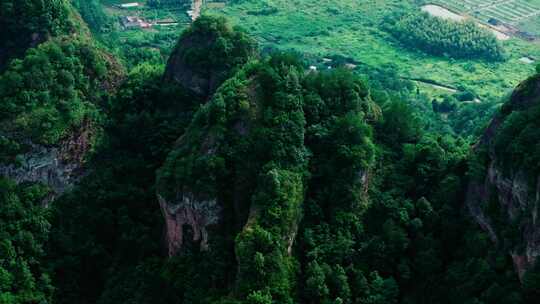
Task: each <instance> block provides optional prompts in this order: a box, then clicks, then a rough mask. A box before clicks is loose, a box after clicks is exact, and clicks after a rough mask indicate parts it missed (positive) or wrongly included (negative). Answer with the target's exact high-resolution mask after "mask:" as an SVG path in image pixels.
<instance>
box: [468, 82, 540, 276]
mask: <svg viewBox="0 0 540 304" xmlns="http://www.w3.org/2000/svg"><path fill="white" fill-rule="evenodd" d="M538 106H540V76H536V77H532V78H531V79H529V80H527V81H525V82H524V83H523V84H521V85H520V86H519V87H518V88H517V89H516V91H515V92H514V93H513V94H512V96H511V98H510V100H509V102H508V103H507V104H505V105H504V106H503V108H502V110H501V113H500V114H498V115H497V116H496V117H495V118H494V119H493V120H492V122H491V124H490V125H489V127H488V128H487V129H486V131H485V133H484V135H483V136H482V137H481V139H480V141H479V142H478V144H477V145H476V146H475V152H476V153H477V154H483V158H484V160H485V166H486V168H485V170H484V177H483V178H474V177H473V178H472V180H471V182H470V183H469V185H468V191H467V206H468V209H469V211H470V213H471V215H472V216H473V217H474V219H475V220H476V222H477V223H478V224H479V225H480V226H481V228H482V229H483V230H484V231H486V232H487V233H488V235H489V237H490V238H491V240H492V241H493V242H494V243H495V244H497V245H498V246H499V248H501V249H503V250H506V252H507V253H508V254H510V255H511V257H512V259H513V261H514V266H515V269H516V271H517V273H518V274H519V277H520V278H523V275H524V274H525V273H526V271H527V270H529V269H531V268H532V267H533V266H534V265H535V264H536V262H537V260H538V257H539V256H540V220H539V218H538V205H539V204H540V174H539V173H538V171H536V169H535V168H531V167H530V166H527V165H525V164H524V163H523V162H522V160H521V159H520V158H523V157H521V156H516V157H514V158H517V159H520V162H521V163H510V160H509V159H508V157H506V159H503V157H502V156H501V154H502V153H501V151H498V150H500V149H501V144H498V146H497V144H496V142H497V140H498V138H499V137H500V136H501V130H502V129H503V127H504V125H505V122H506V121H507V120H508V117H509V115H510V114H511V113H515V114H516V115H522V114H521V113H526V112H528V110H530V109H532V108H533V107H538ZM510 137H511V140H515V139H516V138H518V137H519V134H512V135H511V136H510ZM503 148H505V147H503ZM531 149H533V147H531ZM531 151H534V149H533V150H531ZM512 153H514V152H512ZM490 204H492V205H495V206H496V208H497V210H498V213H497V214H496V215H494V214H493V211H488V210H487V209H489V205H490ZM491 210H493V208H491ZM499 215H502V219H501V216H499Z"/></svg>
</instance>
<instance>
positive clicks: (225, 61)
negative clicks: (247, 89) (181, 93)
mask: <svg viewBox="0 0 540 304" xmlns="http://www.w3.org/2000/svg"><path fill="white" fill-rule="evenodd" d="M255 54H256V47H255V43H254V41H253V40H252V39H251V38H249V37H248V36H247V35H245V34H244V33H243V32H239V31H236V30H233V29H232V28H231V27H230V26H229V25H228V24H227V23H226V22H225V20H224V19H221V18H210V17H205V16H203V17H200V18H198V19H197V20H196V21H195V22H194V23H193V25H192V26H191V28H190V29H188V30H186V31H185V32H184V33H183V34H182V36H181V37H180V40H179V42H178V44H177V46H176V48H175V50H174V51H173V53H172V55H171V57H170V58H169V61H168V63H167V67H166V70H165V74H164V76H163V78H164V81H165V82H166V83H173V84H179V85H181V86H183V87H184V88H185V89H187V90H189V91H190V92H191V93H193V94H195V95H198V96H200V97H202V98H205V99H206V98H209V97H210V96H211V95H212V94H213V93H214V92H215V91H216V89H217V88H218V87H219V86H220V85H221V84H222V83H223V82H224V81H225V80H226V79H227V78H228V77H230V76H231V75H232V73H234V70H235V69H236V68H238V67H240V66H242V65H243V64H245V63H246V62H247V61H248V60H249V59H250V58H251V57H253V56H254V55H255Z"/></svg>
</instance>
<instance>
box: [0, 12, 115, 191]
mask: <svg viewBox="0 0 540 304" xmlns="http://www.w3.org/2000/svg"><path fill="white" fill-rule="evenodd" d="M22 3H26V4H22ZM44 3H46V4H44ZM2 5H3V6H4V8H5V10H2V13H4V12H7V13H11V15H9V16H4V17H5V18H4V17H3V18H2V19H1V20H2V22H6V24H5V26H6V27H3V28H2V35H3V36H4V38H5V39H6V40H7V41H8V43H7V44H6V47H7V48H6V49H5V50H4V54H5V55H6V56H4V59H7V58H8V57H9V58H12V57H19V56H20V55H21V54H22V53H23V52H25V51H26V49H28V50H27V51H26V53H25V54H24V56H22V57H21V58H20V59H18V60H13V61H11V63H10V64H9V66H7V68H6V69H5V71H4V72H3V73H2V74H0V101H1V106H0V108H1V112H2V114H1V115H0V126H1V130H0V146H1V147H2V149H1V152H0V174H1V175H2V176H5V177H9V178H12V179H14V180H15V181H17V182H23V181H31V182H42V183H44V184H46V185H48V186H50V188H51V189H52V190H53V192H54V193H57V194H58V193H61V192H63V191H64V190H65V189H66V188H67V187H69V185H71V184H72V183H73V181H74V180H76V179H77V177H78V176H80V174H81V172H79V171H80V169H81V166H82V163H83V162H84V160H85V158H87V156H88V155H87V152H89V151H90V150H91V147H92V145H93V142H94V141H95V140H96V138H97V137H96V136H97V135H98V134H99V129H100V127H99V122H98V121H99V119H100V105H99V103H100V102H101V100H102V98H103V96H106V95H107V94H108V92H110V91H111V90H112V89H114V87H115V86H116V85H117V84H118V82H119V81H120V79H121V77H122V76H121V75H122V73H123V72H122V68H121V67H120V65H119V64H118V63H117V62H116V61H115V59H114V58H113V57H111V56H110V55H109V54H107V53H106V52H105V51H103V50H102V49H100V48H99V47H97V46H96V45H95V44H94V43H93V41H92V37H91V36H90V34H89V31H88V28H87V27H86V26H85V25H84V23H82V22H81V20H80V17H79V16H78V15H77V14H76V12H75V11H74V9H73V8H72V7H71V5H70V4H69V3H68V2H65V1H45V2H43V1H34V2H32V1H17V2H10V1H4V2H3V4H2ZM25 5H26V6H25ZM28 5H30V7H28ZM21 12H25V13H24V14H23V15H22V16H21V14H22V13H21ZM21 18H22V19H21ZM15 20H16V22H15ZM9 22H11V23H9ZM36 22H37V23H36ZM34 23H35V24H34ZM38 29H39V31H38ZM27 36H34V38H32V39H31V43H29V41H30V40H28V39H25V37H27Z"/></svg>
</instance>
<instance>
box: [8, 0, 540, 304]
mask: <svg viewBox="0 0 540 304" xmlns="http://www.w3.org/2000/svg"><path fill="white" fill-rule="evenodd" d="M51 3H52V2H51ZM59 3H60V2H59ZM64 4H66V5H69V4H67V3H64ZM67 8H68V9H70V7H69V6H68V7H67ZM79 20H80V19H79ZM92 39H93V38H92V36H90V35H88V36H85V38H84V39H80V40H79V39H69V38H67V37H66V36H62V35H60V36H58V37H52V38H50V39H48V40H47V41H46V42H43V43H41V44H40V45H38V46H37V47H33V48H30V49H29V50H28V51H27V52H26V55H25V56H24V57H21V59H15V60H12V61H11V62H10V64H9V66H8V67H7V69H6V70H5V71H4V72H3V73H1V74H0V101H1V103H0V107H2V114H1V115H2V116H0V118H1V119H0V121H1V124H0V126H1V129H0V135H1V137H0V138H1V140H2V141H1V142H0V143H1V148H2V149H1V151H0V153H1V155H0V156H1V157H2V159H1V161H2V162H3V164H4V165H3V167H1V168H2V169H1V170H0V174H1V175H2V178H0V200H1V201H0V237H1V238H0V303H10V304H11V303H41V302H42V303H100V304H106V303H201V304H203V303H204V304H271V303H279V304H282V303H291V304H292V303H306V304H307V303H310V304H311V303H314V304H330V303H336V304H337V303H341V304H343V303H351V304H352V303H361V304H368V303H369V304H386V303H406V304H413V303H448V304H458V303H459V304H462V303H475V304H478V303H508V304H510V303H512V304H514V303H535V302H536V301H537V300H538V299H539V292H538V291H539V290H540V289H539V288H540V280H539V279H538V278H539V277H540V275H539V273H540V271H539V270H537V269H536V268H535V267H534V266H533V264H534V262H531V261H532V259H529V260H530V261H529V260H528V258H529V256H528V254H529V252H533V251H534V250H532V251H531V250H529V248H534V244H535V239H534V237H533V238H531V237H530V236H531V235H532V236H534V235H535V234H534V233H533V234H527V232H530V231H533V232H534V231H535V226H534V225H535V224H534V218H535V217H534V216H530V214H534V202H533V201H531V200H528V203H527V204H528V206H523V208H522V209H523V210H524V211H520V212H521V214H522V215H518V216H517V217H515V218H511V220H512V221H514V220H516V219H517V220H518V221H519V223H518V225H517V226H516V227H517V228H518V229H513V227H514V226H512V230H511V231H510V230H509V229H503V231H501V232H500V233H499V231H498V230H497V238H496V241H497V242H496V244H495V245H494V244H493V243H492V242H491V240H490V236H491V235H490V232H491V231H490V230H489V229H488V230H487V232H484V231H483V230H482V229H481V228H486V227H485V226H484V227H479V225H478V224H477V223H476V222H475V219H476V220H477V221H480V223H481V224H484V223H483V222H481V218H480V220H479V217H476V218H475V217H474V216H476V215H477V213H475V212H472V213H471V212H470V211H475V209H474V206H477V205H480V206H481V205H482V204H485V203H486V202H485V200H483V199H481V200H480V201H477V200H475V197H474V195H473V194H472V192H471V191H472V190H471V189H473V190H474V189H478V188H477V186H480V187H482V186H486V187H489V188H491V190H492V192H491V193H492V194H495V196H497V194H500V196H501V197H503V198H505V199H506V198H507V194H508V191H507V189H505V188H501V187H498V186H499V185H498V184H496V183H494V186H495V187H494V188H493V187H490V186H489V185H488V184H489V183H491V182H492V179H490V178H491V177H490V176H493V174H491V172H490V171H489V168H491V167H497V168H500V172H502V173H501V176H503V177H505V178H506V177H510V178H512V177H513V176H514V175H512V174H513V172H515V171H512V170H513V169H516V168H517V169H519V168H526V170H525V171H526V172H527V176H529V177H532V178H533V179H534V178H537V176H538V168H537V164H538V155H540V153H539V151H538V149H536V148H537V143H538V142H539V140H538V137H537V135H538V133H537V132H535V130H538V126H537V121H538V119H537V118H538V117H537V114H538V113H537V112H538V111H537V109H536V108H537V104H538V98H539V97H538V96H540V92H539V91H538V89H539V87H540V86H538V77H539V76H534V77H532V78H531V79H529V80H527V81H526V82H524V83H523V84H522V85H521V86H520V87H518V88H517V89H516V92H515V93H514V94H513V96H512V97H511V99H510V101H509V102H508V103H507V104H506V105H505V106H504V107H502V108H501V109H500V113H498V114H497V116H496V117H495V119H494V120H493V122H492V126H494V125H496V126H497V127H490V128H489V129H488V130H487V131H486V134H487V135H485V136H484V137H482V139H481V140H480V143H479V144H477V145H476V147H475V149H473V150H474V151H472V150H471V142H469V141H467V140H465V139H463V138H461V137H459V136H457V135H455V134H453V133H451V132H444V131H439V130H440V129H437V124H438V123H439V122H438V120H436V119H434V118H432V117H435V114H433V115H432V116H428V115H426V113H424V112H423V111H426V110H425V109H429V110H431V105H429V107H425V105H424V106H423V107H421V108H415V107H413V106H411V105H413V104H414V103H412V102H411V101H410V100H409V99H408V98H412V96H413V95H411V94H406V93H403V92H405V91H406V90H403V91H400V89H401V88H390V86H388V87H386V85H387V84H390V83H393V84H394V85H396V86H399V85H401V83H402V82H399V81H395V80H394V79H393V78H391V77H393V76H391V74H382V75H383V76H382V77H380V76H379V78H377V75H359V74H357V73H354V72H352V71H350V70H348V69H345V68H339V67H337V68H332V69H328V70H317V69H312V68H310V67H309V66H308V65H306V63H305V62H304V58H302V56H301V55H299V54H295V53H289V52H265V53H264V54H260V53H259V52H258V51H257V49H258V48H257V46H256V45H255V43H254V42H253V40H252V39H251V38H250V37H249V36H248V35H247V34H245V32H243V31H242V30H240V29H238V28H233V27H231V26H230V25H229V24H227V21H226V20H225V19H223V18H216V17H209V16H203V17H200V18H199V19H198V20H197V21H195V23H194V24H193V25H191V27H190V28H189V29H188V30H187V31H186V32H185V33H184V34H183V35H181V37H180V38H179V40H178V44H177V46H176V48H175V50H174V51H173V54H172V56H171V58H170V59H169V63H168V65H167V66H161V65H156V64H151V63H142V64H139V65H137V66H135V67H134V68H133V69H131V70H130V71H129V73H127V74H124V73H123V68H122V66H121V65H120V64H119V63H118V62H117V61H116V60H115V59H114V57H113V56H111V55H109V54H108V53H107V52H106V51H105V50H103V48H102V47H101V46H99V44H97V43H96V44H94V43H92ZM188 42H189V43H188ZM201 54H202V55H201ZM193 58H195V59H194V60H191V59H193ZM387 78H388V79H387ZM366 79H370V80H369V81H368V80H366ZM396 92H399V94H398V93H396ZM442 130H444V129H442ZM518 133H519V136H514V135H515V134H518ZM490 134H491V135H490ZM535 144H536V145H535ZM525 147H528V149H525ZM531 147H535V148H534V149H531ZM81 162H82V163H83V166H82V167H81V166H80V164H81ZM43 163H46V164H51V166H52V167H53V169H54V170H58V169H62V168H59V167H58V164H75V167H69V168H65V171H63V172H66V173H68V175H69V174H70V173H71V172H78V171H79V170H80V169H81V168H83V167H84V174H80V175H77V178H75V179H69V180H68V182H67V183H63V181H62V180H60V181H59V180H56V179H54V178H53V179H50V178H49V177H51V176H53V177H54V174H53V175H51V174H50V173H51V171H47V170H45V171H36V170H33V169H35V168H43V166H42V164H43ZM45 168H47V167H45ZM49 168H50V167H49ZM517 169H516V170H517ZM40 170H41V169H40ZM62 170H63V169H62ZM486 170H487V172H488V173H486ZM521 171H523V170H521ZM36 172H37V174H36ZM39 172H45V174H41V173H39ZM508 172H509V173H508ZM14 173H16V174H14ZM19 173H20V174H23V175H24V176H27V177H28V176H29V178H23V179H21V178H18V177H17V176H18V175H17V174H19ZM28 173H30V174H29V175H28ZM25 174H26V175H25ZM518 175H519V176H521V174H518ZM62 176H63V175H62ZM486 176H487V177H486ZM42 177H47V178H42ZM484 180H487V182H484ZM64 181H65V180H64ZM58 182H60V185H64V186H65V185H69V187H61V188H56V187H57V186H58V185H59V184H58ZM475 183H477V184H475ZM501 185H503V186H504V185H506V184H505V183H503V184H501ZM475 187H476V188H475ZM521 189H522V188H521V187H520V188H519V189H518V190H520V191H521ZM534 189H536V188H534V187H533V188H530V189H529V190H531V191H534ZM536 191H537V192H538V189H536ZM531 197H533V196H531ZM43 202H48V206H47V207H46V208H44V207H42V204H43ZM504 202H506V201H504V200H501V203H502V204H501V205H498V204H492V203H491V201H490V202H489V203H488V205H489V206H487V208H485V209H483V210H484V211H485V213H486V217H488V216H489V217H490V220H491V222H490V224H492V225H493V226H494V227H495V228H494V229H493V230H495V229H496V228H499V227H500V226H498V225H499V224H500V225H501V226H502V227H506V226H510V225H506V221H507V220H506V218H505V217H503V216H501V215H504V214H505V212H506V211H507V210H506V209H505V207H504V208H501V206H505V205H504ZM510 202H511V204H521V203H522V202H521V201H519V202H516V201H513V200H510ZM529 211H530V213H529ZM493 215H496V217H492V216H493ZM531 218H532V221H533V224H532V225H531V224H530V223H531ZM520 225H521V226H520ZM522 228H523V229H522ZM519 229H522V230H521V231H524V232H526V233H525V234H523V237H522V238H521V239H520V238H513V236H515V235H516V234H515V232H516V231H517V230H519ZM164 239H165V241H164ZM507 240H508V241H507ZM529 241H530V242H529ZM531 245H532V246H531ZM533 253H534V252H533ZM531 256H534V254H533V255H531ZM516 257H517V259H516ZM523 260H526V261H527V263H525V264H523V265H525V266H526V267H520V266H521V265H522V264H520V263H519V262H520V261H523ZM516 261H517V262H518V263H516ZM515 266H516V269H515V268H514V267H515ZM515 270H517V272H516V271H515ZM520 278H521V279H522V281H521V282H520Z"/></svg>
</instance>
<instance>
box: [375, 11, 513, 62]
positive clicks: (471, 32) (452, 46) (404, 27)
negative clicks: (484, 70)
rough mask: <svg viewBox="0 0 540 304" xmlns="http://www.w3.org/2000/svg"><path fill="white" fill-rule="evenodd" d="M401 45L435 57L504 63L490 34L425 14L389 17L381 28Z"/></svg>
mask: <svg viewBox="0 0 540 304" xmlns="http://www.w3.org/2000/svg"><path fill="white" fill-rule="evenodd" d="M383 26H384V27H385V28H386V29H387V31H388V32H390V33H391V34H392V36H394V37H395V38H396V39H397V40H398V41H399V42H401V43H402V44H403V45H404V46H406V47H408V48H411V49H419V50H421V51H424V52H426V53H428V54H432V55H436V56H443V55H445V56H450V57H453V58H461V59H485V60H495V61H499V60H503V59H504V58H505V54H504V50H503V48H502V46H501V44H500V43H499V42H498V41H497V38H495V35H493V34H492V33H491V32H489V31H488V30H487V29H483V28H480V27H479V26H478V25H477V24H476V23H474V22H472V21H463V22H458V21H452V20H444V19H441V18H437V17H433V16H431V15H429V14H428V13H407V14H397V15H391V16H389V17H388V18H387V20H386V21H385V24H384V25H383Z"/></svg>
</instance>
